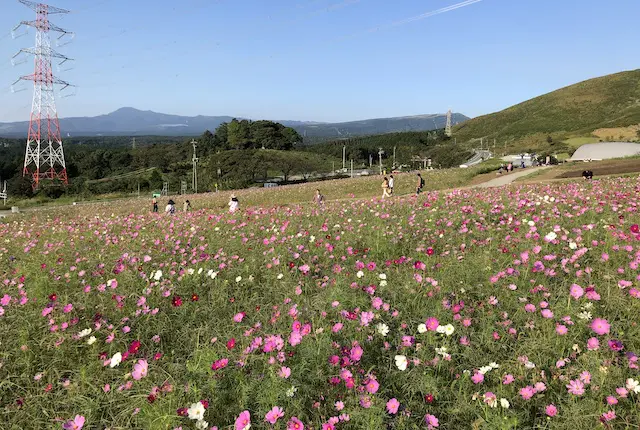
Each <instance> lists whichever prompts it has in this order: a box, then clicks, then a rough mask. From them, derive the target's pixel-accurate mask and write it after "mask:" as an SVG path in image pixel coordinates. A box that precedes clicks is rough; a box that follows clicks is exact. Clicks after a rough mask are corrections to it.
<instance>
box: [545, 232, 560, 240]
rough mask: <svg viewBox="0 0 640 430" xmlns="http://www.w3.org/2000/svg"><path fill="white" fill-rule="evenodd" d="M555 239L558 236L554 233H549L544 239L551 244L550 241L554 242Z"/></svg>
mask: <svg viewBox="0 0 640 430" xmlns="http://www.w3.org/2000/svg"><path fill="white" fill-rule="evenodd" d="M557 237H558V235H557V234H556V233H555V232H553V231H552V232H551V233H549V234H547V235H546V236H545V237H544V238H545V239H546V240H547V241H549V242H551V241H552V240H556V238H557Z"/></svg>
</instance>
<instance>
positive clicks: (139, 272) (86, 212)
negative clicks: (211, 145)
mask: <svg viewBox="0 0 640 430" xmlns="http://www.w3.org/2000/svg"><path fill="white" fill-rule="evenodd" d="M265 192H267V191H265ZM311 197H312V194H311V193H310V194H309V200H311ZM240 199H241V202H242V194H240ZM192 201H193V202H194V206H195V207H198V208H202V209H199V210H197V211H194V212H189V213H183V212H178V213H176V214H175V215H173V216H171V215H165V214H153V213H150V212H148V211H147V209H149V208H147V207H146V206H145V207H142V206H141V205H140V204H139V203H137V202H133V201H132V202H129V203H122V204H118V205H117V206H115V207H114V206H111V207H109V206H87V207H77V208H67V209H59V210H57V211H49V212H42V213H39V214H37V215H24V216H23V217H22V218H15V220H11V219H10V220H9V222H8V223H5V224H0V342H1V344H0V366H1V367H0V384H1V387H2V389H0V408H1V409H0V410H1V411H2V416H0V422H2V425H0V427H2V428H7V429H49V428H50V429H62V428H64V429H81V428H84V429H176V428H181V429H184V430H186V429H213V428H217V429H220V430H222V429H234V430H242V429H248V428H252V429H282V430H284V429H287V430H301V429H318V430H320V429H321V430H332V429H436V428H437V429H472V428H476V429H572V430H575V429H591V428H609V429H637V428H638V426H640V410H639V408H638V406H639V401H638V399H639V397H640V383H639V382H638V381H639V380H640V374H639V370H638V369H639V365H640V364H639V363H638V356H637V354H638V353H639V352H640V328H639V327H638V321H639V320H640V318H639V315H640V283H639V279H640V271H639V270H638V268H639V266H640V230H639V227H638V223H640V214H639V210H640V182H639V181H638V180H637V179H636V178H617V179H603V180H597V181H593V182H591V183H584V182H566V183H557V184H553V185H542V184H538V185H526V186H517V187H510V188H501V189H484V190H459V191H440V192H438V191H433V192H428V193H425V194H422V195H420V196H419V197H417V198H416V197H415V196H398V197H395V198H393V199H388V200H386V201H380V200H378V199H364V200H358V199H348V200H342V201H334V202H332V201H329V202H327V204H326V205H325V207H323V208H319V207H317V206H314V205H312V204H286V202H278V204H277V205H276V204H275V203H274V205H273V206H270V205H262V206H254V207H251V206H248V205H244V206H241V211H240V212H239V213H235V214H229V213H226V212H224V211H223V210H221V209H217V208H211V209H207V208H206V207H207V200H206V197H201V198H199V200H197V199H194V200H192Z"/></svg>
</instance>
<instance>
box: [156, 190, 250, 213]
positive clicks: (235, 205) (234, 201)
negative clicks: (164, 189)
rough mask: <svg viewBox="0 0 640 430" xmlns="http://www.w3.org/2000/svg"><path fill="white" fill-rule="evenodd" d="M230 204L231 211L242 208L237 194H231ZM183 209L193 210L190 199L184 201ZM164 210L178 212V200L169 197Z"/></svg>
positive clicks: (186, 210)
mask: <svg viewBox="0 0 640 430" xmlns="http://www.w3.org/2000/svg"><path fill="white" fill-rule="evenodd" d="M228 205H229V212H231V213H234V212H236V211H237V210H238V209H239V208H240V202H239V201H238V198H237V197H236V195H235V194H231V196H230V197H229V203H228ZM182 210H184V211H185V212H189V211H190V210H191V202H190V201H189V200H185V201H184V203H183V204H182ZM153 212H158V199H157V198H155V197H154V198H153ZM164 212H165V213H167V214H174V213H176V202H174V201H173V199H169V201H168V202H167V206H165V208H164Z"/></svg>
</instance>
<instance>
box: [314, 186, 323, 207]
mask: <svg viewBox="0 0 640 430" xmlns="http://www.w3.org/2000/svg"><path fill="white" fill-rule="evenodd" d="M313 202H314V203H315V204H317V205H318V206H324V196H323V195H322V194H320V190H319V189H317V190H316V194H315V196H313Z"/></svg>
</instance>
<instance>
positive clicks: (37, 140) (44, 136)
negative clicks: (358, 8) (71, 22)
mask: <svg viewBox="0 0 640 430" xmlns="http://www.w3.org/2000/svg"><path fill="white" fill-rule="evenodd" d="M18 1H19V2H20V3H22V4H24V5H25V6H27V7H29V8H30V9H32V10H34V11H35V12H36V20H35V21H22V22H21V23H20V24H18V26H17V27H15V28H14V31H15V30H16V29H18V28H19V27H20V26H22V25H27V26H30V27H33V28H35V29H36V46H35V47H34V48H27V49H21V50H20V51H19V52H18V53H17V54H16V55H14V58H15V57H17V56H18V55H20V54H22V53H25V54H31V55H33V56H34V57H35V71H34V73H33V74H32V75H27V76H22V77H20V79H18V80H17V81H16V82H15V83H17V82H19V81H21V80H25V81H33V102H32V105H31V118H30V121H29V134H28V137H27V149H26V153H25V156H24V168H23V171H22V175H23V176H27V175H28V176H30V177H31V181H32V186H33V189H34V190H35V189H37V188H38V187H39V185H40V182H41V181H43V180H50V181H54V180H59V181H60V182H62V183H64V184H65V185H67V184H68V180H67V167H66V164H65V160H64V150H63V149H62V137H61V134H60V123H59V121H58V112H57V110H56V101H55V96H54V85H61V86H62V89H63V90H64V89H65V88H67V87H69V86H70V84H69V83H68V82H65V81H62V80H60V79H58V78H55V77H54V76H53V70H52V68H51V62H52V59H53V58H57V59H60V60H62V61H61V62H60V64H63V63H65V62H67V61H70V60H71V59H70V58H68V57H65V56H64V55H62V54H59V53H57V52H56V51H54V50H53V49H52V48H51V39H50V38H49V32H52V31H55V32H57V33H60V36H59V37H58V39H60V38H62V37H63V36H65V35H68V34H72V33H70V32H68V31H66V30H64V29H62V28H60V27H58V26H56V25H54V24H52V23H51V22H49V15H52V14H63V13H69V11H68V10H65V9H60V8H57V7H53V6H49V5H46V4H42V3H35V2H31V1H28V0H18ZM15 83H14V84H15Z"/></svg>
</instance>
